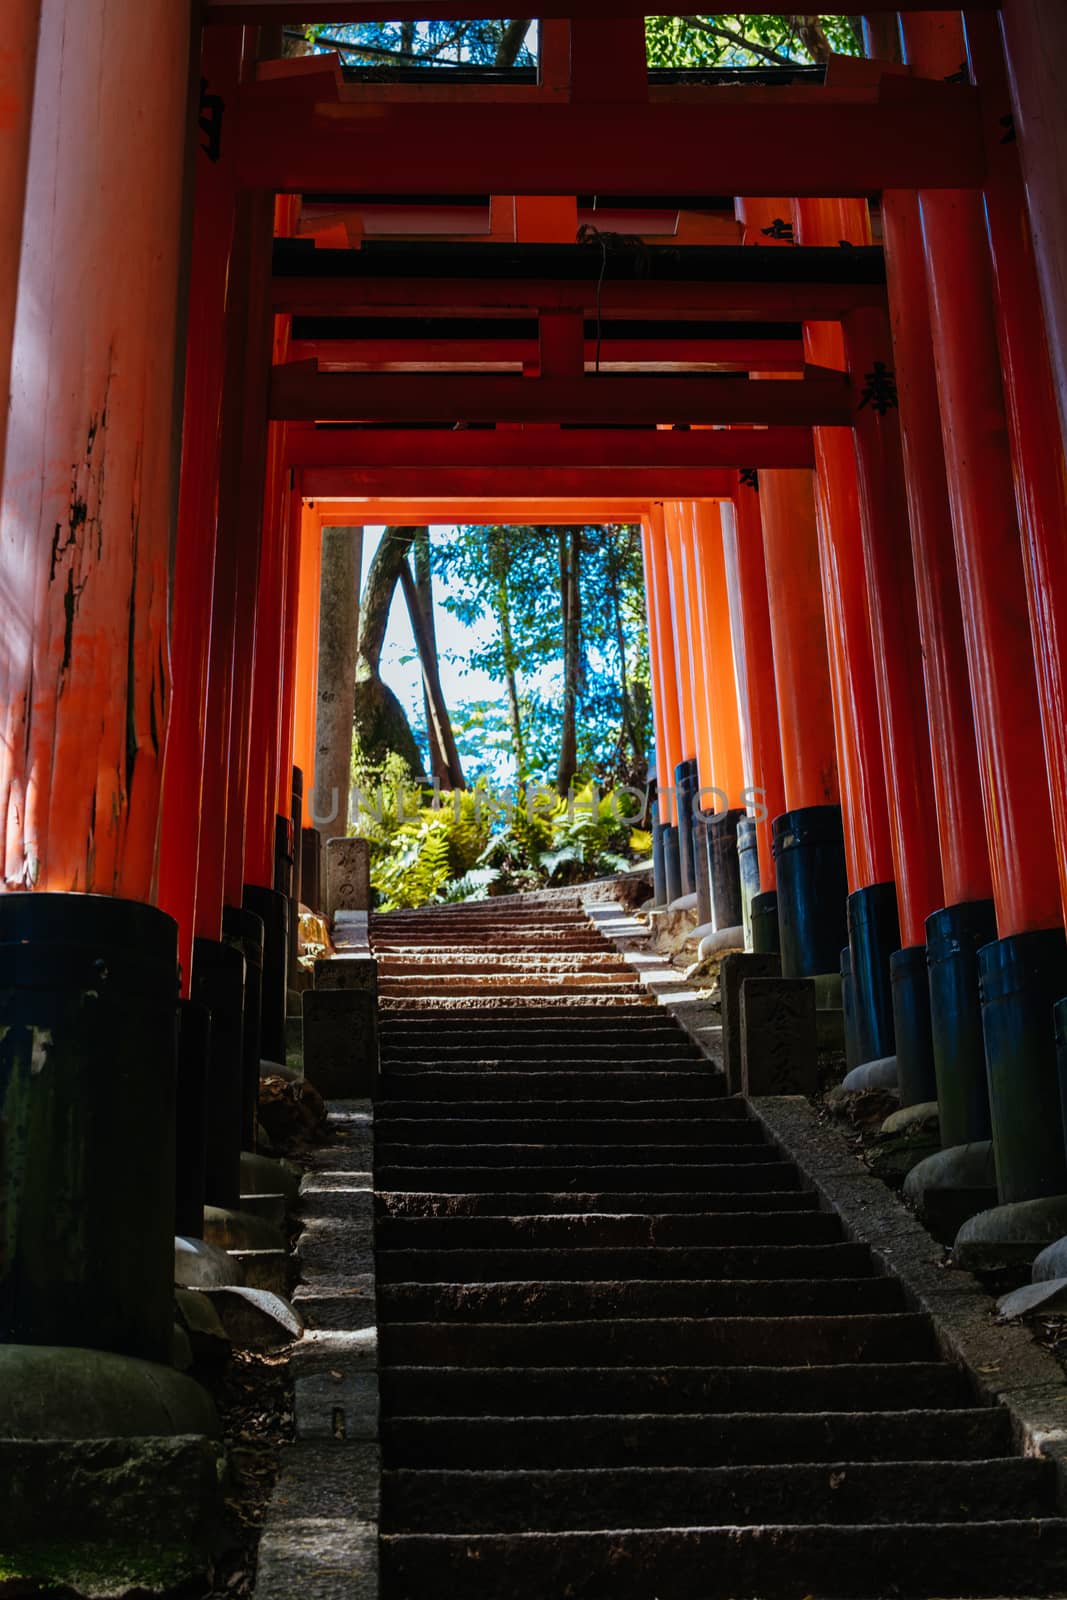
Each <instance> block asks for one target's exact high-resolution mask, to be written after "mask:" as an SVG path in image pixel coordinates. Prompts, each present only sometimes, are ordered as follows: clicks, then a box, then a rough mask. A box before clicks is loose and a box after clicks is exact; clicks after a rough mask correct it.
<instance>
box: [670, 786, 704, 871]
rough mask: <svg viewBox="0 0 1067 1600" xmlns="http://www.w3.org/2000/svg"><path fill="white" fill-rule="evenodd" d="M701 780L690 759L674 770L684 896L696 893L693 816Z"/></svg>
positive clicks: (679, 853)
mask: <svg viewBox="0 0 1067 1600" xmlns="http://www.w3.org/2000/svg"><path fill="white" fill-rule="evenodd" d="M699 787H700V779H699V777H698V776H697V764H696V761H695V760H693V759H692V757H690V758H689V759H688V760H686V761H679V763H678V765H677V766H676V767H675V769H674V792H675V800H676V804H677V806H678V857H679V868H680V871H681V875H682V889H681V892H682V894H694V893H695V892H696V873H695V867H694V862H693V816H694V813H695V807H696V795H697V790H698V789H699Z"/></svg>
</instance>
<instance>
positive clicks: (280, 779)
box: [275, 474, 304, 847]
mask: <svg viewBox="0 0 1067 1600" xmlns="http://www.w3.org/2000/svg"><path fill="white" fill-rule="evenodd" d="M287 477H288V474H287ZM286 516H287V517H288V519H289V535H288V555H289V560H288V566H287V569H286V574H285V628H284V635H283V637H284V647H283V650H282V695H281V713H280V717H279V727H280V737H279V742H278V776H277V798H276V801H275V808H276V811H277V814H278V816H280V817H288V816H291V815H292V809H293V765H294V761H295V750H296V697H297V693H298V686H297V678H296V674H297V655H298V651H299V647H300V583H301V577H302V574H303V571H304V544H303V540H304V517H303V505H302V502H301V499H300V495H299V494H298V493H297V491H296V489H295V488H294V487H292V486H290V487H289V488H288V491H287V495H286ZM300 770H301V774H303V768H302V767H301V769H300ZM294 844H295V845H296V846H297V847H299V844H300V841H299V839H297V840H294Z"/></svg>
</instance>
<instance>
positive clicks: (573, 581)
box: [556, 528, 582, 795]
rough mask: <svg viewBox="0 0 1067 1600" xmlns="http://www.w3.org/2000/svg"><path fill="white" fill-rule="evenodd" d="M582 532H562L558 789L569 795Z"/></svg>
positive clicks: (574, 764) (574, 760)
mask: <svg viewBox="0 0 1067 1600" xmlns="http://www.w3.org/2000/svg"><path fill="white" fill-rule="evenodd" d="M581 537H582V532H581V529H580V528H561V529H560V531H559V589H560V604H561V609H562V612H563V728H562V732H561V735H560V747H559V766H558V768H557V770H556V789H557V791H558V793H559V794H561V795H566V794H567V793H568V791H569V790H570V786H571V784H572V783H573V782H574V775H575V773H576V772H577V770H578V675H579V671H580V667H581V630H582V598H581V588H580V584H579V564H580V561H581Z"/></svg>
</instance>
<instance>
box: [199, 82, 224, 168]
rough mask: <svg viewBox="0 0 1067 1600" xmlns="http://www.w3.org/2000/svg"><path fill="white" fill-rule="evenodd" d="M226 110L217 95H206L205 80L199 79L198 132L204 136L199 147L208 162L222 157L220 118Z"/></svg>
mask: <svg viewBox="0 0 1067 1600" xmlns="http://www.w3.org/2000/svg"><path fill="white" fill-rule="evenodd" d="M225 110H226V102H225V100H224V99H223V98H222V96H221V95H219V94H208V92H207V79H206V78H201V79H200V121H199V124H198V126H199V128H200V132H201V133H202V134H203V135H204V142H203V144H202V145H201V146H200V148H201V150H203V152H204V154H205V155H206V156H207V158H208V160H209V161H217V160H218V159H219V157H220V156H221V155H222V117H223V113H224V112H225Z"/></svg>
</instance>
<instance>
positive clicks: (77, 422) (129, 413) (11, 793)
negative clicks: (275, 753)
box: [0, 0, 190, 900]
mask: <svg viewBox="0 0 1067 1600" xmlns="http://www.w3.org/2000/svg"><path fill="white" fill-rule="evenodd" d="M5 25H6V19H5ZM189 33H190V14H189V8H188V7H183V6H178V7H176V6H174V5H173V4H169V3H167V0H139V3H138V4H136V5H135V4H125V5H117V4H115V3H114V0H82V3H81V4H79V5H78V6H76V7H71V6H70V5H68V4H66V3H64V0H44V4H43V6H42V11H41V33H40V48H39V53H38V68H39V71H38V73H37V79H36V87H35V97H34V107H33V133H32V137H31V149H30V165H29V177H28V184H27V199H28V203H27V207H26V214H25V226H24V233H23V240H22V252H21V265H20V275H19V296H18V306H17V312H16V321H15V337H14V346H13V353H12V409H11V416H10V423H9V428H8V440H7V462H6V477H5V482H4V488H3V503H2V511H0V590H2V592H3V595H4V608H5V627H4V630H3V638H2V644H0V651H2V658H3V668H2V670H0V700H2V704H3V705H4V708H5V710H4V716H5V721H4V725H3V728H2V731H0V804H2V808H3V810H2V815H3V849H4V864H3V882H4V885H5V886H6V887H7V888H11V889H16V888H42V889H54V890H71V889H74V890H87V889H89V890H96V891H98V892H102V893H107V894H113V895H120V896H124V897H127V898H130V899H138V900H150V899H151V898H152V897H153V895H154V893H155V888H156V847H157V836H158V827H159V806H160V784H161V776H162V772H161V768H162V741H163V737H164V731H165V727H166V718H167V712H168V705H167V700H168V680H169V660H168V640H167V600H168V585H169V567H170V559H171V549H172V541H173V532H174V528H173V517H174V499H175V482H174V460H175V449H174V426H175V415H174V396H175V387H176V385H175V363H176V360H177V338H178V334H177V330H178V327H179V324H180V321H181V318H180V316H179V283H180V275H181V257H182V237H183V235H182V199H183V188H184V170H185V153H186V148H187V118H186V111H187V106H188V63H189ZM134 129H135V130H136V137H134V136H133V134H132V131H131V130H134ZM131 197H136V200H135V201H134V200H133V199H132V198H131ZM120 239H121V248H119V247H117V244H116V241H117V240H120Z"/></svg>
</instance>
